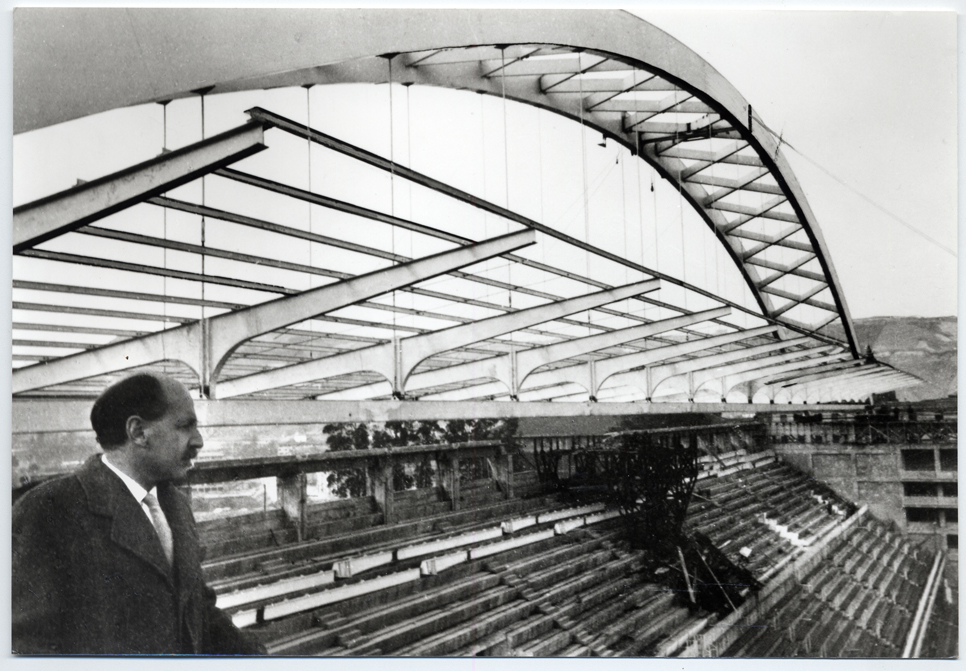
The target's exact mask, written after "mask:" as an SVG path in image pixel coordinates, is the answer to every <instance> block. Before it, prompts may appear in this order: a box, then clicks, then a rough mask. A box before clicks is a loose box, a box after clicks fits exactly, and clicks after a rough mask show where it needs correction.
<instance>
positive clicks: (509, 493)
mask: <svg viewBox="0 0 966 671" xmlns="http://www.w3.org/2000/svg"><path fill="white" fill-rule="evenodd" d="M486 461H487V463H488V464H489V466H490V473H492V474H493V479H494V480H496V481H497V484H499V486H500V489H501V490H502V491H503V498H505V499H512V498H513V457H512V455H510V454H509V453H507V451H506V449H505V448H504V447H503V446H502V445H501V446H500V447H499V448H498V449H497V450H496V452H495V453H494V454H493V455H492V456H489V457H487V459H486Z"/></svg>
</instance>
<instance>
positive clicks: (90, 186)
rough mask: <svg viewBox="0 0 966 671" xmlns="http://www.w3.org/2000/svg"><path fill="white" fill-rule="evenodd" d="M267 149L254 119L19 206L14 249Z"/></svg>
mask: <svg viewBox="0 0 966 671" xmlns="http://www.w3.org/2000/svg"><path fill="white" fill-rule="evenodd" d="M265 148H266V147H265V145H264V144H263V137H262V124H261V123H258V122H251V123H247V124H245V125H244V126H239V127H238V128H235V129H233V130H230V131H227V132H225V133H221V134H220V135H215V136H214V137H211V138H208V139H206V140H202V141H201V142H196V143H195V144H192V145H189V146H187V147H183V148H181V149H176V150H174V151H172V152H168V153H166V154H162V155H161V156H158V157H157V158H153V159H151V160H149V161H145V162H144V163H139V164H138V165H135V166H132V167H130V168H126V169H124V170H121V171H119V172H115V173H113V174H110V175H107V176H105V177H101V178H99V179H95V180H92V181H90V182H86V183H84V184H81V185H79V186H76V187H74V188H72V189H67V190H66V191H62V192H60V193H57V194H54V195H52V196H48V197H46V198H41V199H40V200H35V201H34V202H32V203H27V204H26V205H21V206H20V207H15V208H14V210H13V253H14V254H17V253H19V252H22V251H24V250H25V249H30V248H31V247H33V246H35V245H38V244H40V243H41V242H43V241H44V240H50V239H51V238H55V237H57V236H58V235H62V234H64V233H67V232H68V231H73V230H76V229H78V228H80V227H81V226H84V225H86V224H89V223H91V222H93V221H97V220H98V219H102V218H104V217H106V216H108V215H110V214H113V213H115V212H119V211H121V210H123V209H125V208H128V207H131V206H132V205H135V204H137V203H139V202H142V201H144V200H145V199H147V198H151V197H152V196H156V195H158V194H161V193H164V192H165V191H170V190H171V189H174V188H175V187H178V186H180V185H182V184H186V183H187V182H190V181H192V180H194V179H196V178H198V177H200V176H202V175H206V174H208V173H210V172H212V171H214V170H217V169H219V168H221V167H224V166H226V165H230V164H232V163H234V162H236V161H239V160H241V159H243V158H245V157H246V156H251V155H252V154H255V153H257V152H259V151H262V150H263V149H265Z"/></svg>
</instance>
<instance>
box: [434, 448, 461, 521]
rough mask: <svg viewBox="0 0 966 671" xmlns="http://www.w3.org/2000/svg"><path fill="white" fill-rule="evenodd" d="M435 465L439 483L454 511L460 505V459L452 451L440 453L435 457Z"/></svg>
mask: <svg viewBox="0 0 966 671" xmlns="http://www.w3.org/2000/svg"><path fill="white" fill-rule="evenodd" d="M436 466H437V468H438V469H439V471H438V472H437V477H438V478H439V484H440V486H441V487H442V488H443V492H444V493H445V494H446V497H447V498H448V499H449V501H450V507H451V509H452V510H453V511H454V512H455V511H457V510H459V507H460V459H459V457H458V456H457V455H455V454H452V453H450V454H440V455H437V457H436Z"/></svg>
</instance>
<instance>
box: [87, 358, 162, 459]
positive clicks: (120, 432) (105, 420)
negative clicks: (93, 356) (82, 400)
mask: <svg viewBox="0 0 966 671" xmlns="http://www.w3.org/2000/svg"><path fill="white" fill-rule="evenodd" d="M172 385H177V386H178V387H181V385H180V383H178V382H176V381H175V380H172V379H171V378H168V377H165V376H162V375H156V374H154V373H137V374H135V375H131V376H130V377H126V378H124V379H123V380H120V381H118V382H115V383H114V384H112V385H111V386H110V387H108V388H107V389H105V390H104V391H103V392H102V393H101V395H100V396H99V397H98V398H97V400H96V401H94V407H93V408H92V409H91V426H92V427H93V429H94V433H95V434H97V442H98V444H99V445H100V446H101V448H102V449H104V450H105V451H110V450H116V449H117V448H119V447H121V446H122V445H124V443H125V442H126V441H127V420H128V418H130V417H132V416H138V417H140V418H141V419H144V420H147V421H155V420H157V419H160V418H161V417H162V416H163V415H164V413H165V412H167V410H168V398H169V395H170V391H169V390H170V389H171V387H172Z"/></svg>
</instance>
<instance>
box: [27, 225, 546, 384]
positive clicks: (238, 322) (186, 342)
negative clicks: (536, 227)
mask: <svg viewBox="0 0 966 671" xmlns="http://www.w3.org/2000/svg"><path fill="white" fill-rule="evenodd" d="M535 238H536V234H535V233H534V232H533V231H521V232H519V233H512V234H509V235H504V236H500V237H498V238H493V239H491V240H487V241H484V242H481V243H479V244H476V245H473V246H470V247H458V248H456V249H453V250H450V251H446V252H442V253H439V254H434V255H432V256H428V257H425V258H422V259H419V260H417V261H413V262H411V263H407V264H402V265H398V266H394V267H392V268H388V269H384V270H378V271H375V272H372V273H368V274H366V275H359V276H357V277H354V278H352V279H350V280H345V281H342V282H337V283H335V284H328V285H326V286H323V287H319V288H317V289H313V290H311V291H306V292H303V293H301V294H296V295H294V296H285V297H283V298H279V299H276V300H273V301H268V302H266V303H261V304H259V305H255V306H251V307H248V308H245V309H242V310H237V311H235V312H229V313H225V314H221V315H217V316H215V317H210V318H209V319H206V320H204V321H200V322H193V323H190V324H185V325H183V326H179V327H177V328H173V329H168V330H167V331H161V332H159V333H153V334H151V335H148V336H144V337H141V338H132V339H131V340H125V341H123V342H119V343H114V344H111V345H107V346H105V347H101V348H99V349H96V350H92V351H88V352H82V353H80V354H75V355H72V356H68V357H64V358H62V359H58V360H56V361H50V362H46V363H43V364H38V365H35V366H28V367H25V368H20V369H18V370H16V371H14V372H13V378H12V391H13V393H14V394H16V393H19V392H23V391H29V390H31V389H40V388H43V387H48V386H51V385H55V384H62V383H64V382H71V381H73V380H79V379H83V378H86V377H91V376H94V375H103V374H105V373H111V372H116V371H120V370H126V369H129V368H133V367H136V366H144V365H149V364H152V363H157V362H159V361H165V360H179V361H182V362H184V363H185V364H187V365H188V366H190V367H191V368H192V369H193V370H194V371H195V372H196V373H198V375H199V378H200V380H199V383H200V385H201V387H202V389H205V388H206V387H209V386H210V384H211V381H212V380H214V379H215V378H216V376H217V373H218V371H219V370H220V369H221V366H223V365H224V363H225V361H226V360H227V359H228V356H229V355H230V354H231V352H232V351H234V349H235V348H236V347H238V346H239V345H241V344H242V343H243V342H245V341H246V340H249V339H251V338H254V337H255V336H257V335H261V334H263V333H268V332H269V331H274V330H276V329H280V328H284V327H286V326H291V325H292V324H297V323H298V322H301V321H305V320H306V319H309V318H311V317H313V316H315V315H319V314H323V313H325V312H330V311H332V310H335V309H338V308H340V307H344V306H346V305H352V304H353V303H356V302H358V301H361V300H367V299H369V298H373V297H375V296H378V295H380V294H384V293H386V292H388V291H392V290H393V289H398V288H400V287H403V286H408V285H410V284H414V283H416V282H419V281H422V280H425V279H429V278H431V277H435V276H437V275H441V274H444V273H446V272H449V271H450V270H453V269H456V268H462V267H464V266H468V265H471V264H473V263H477V262H478V261H482V260H485V259H488V258H491V257H493V256H499V255H500V254H504V253H506V252H507V251H510V250H514V249H520V248H521V247H526V246H528V245H532V244H534V242H535ZM207 391H208V393H211V392H212V390H211V389H210V388H209V389H207Z"/></svg>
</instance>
